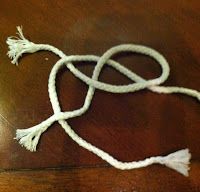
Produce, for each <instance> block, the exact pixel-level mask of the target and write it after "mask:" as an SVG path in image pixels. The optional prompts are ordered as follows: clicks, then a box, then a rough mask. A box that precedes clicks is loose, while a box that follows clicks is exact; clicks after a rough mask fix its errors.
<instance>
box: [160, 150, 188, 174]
mask: <svg viewBox="0 0 200 192" xmlns="http://www.w3.org/2000/svg"><path fill="white" fill-rule="evenodd" d="M190 159H191V154H190V152H189V149H182V150H179V151H176V152H174V153H171V154H169V155H168V156H166V157H164V159H163V160H164V162H163V163H164V164H165V165H166V166H167V167H169V168H171V169H174V170H176V171H177V172H179V173H181V174H182V175H184V176H186V177H188V176H189V170H190V167H189V164H190Z"/></svg>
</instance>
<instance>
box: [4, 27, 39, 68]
mask: <svg viewBox="0 0 200 192" xmlns="http://www.w3.org/2000/svg"><path fill="white" fill-rule="evenodd" d="M16 34H17V36H10V37H8V38H7V40H6V43H7V44H8V49H9V50H8V53H7V55H8V57H9V58H10V59H12V63H13V64H15V65H18V59H19V58H20V57H21V56H22V55H23V54H24V53H33V52H36V51H37V46H36V44H34V43H32V42H30V41H29V40H28V39H26V38H25V37H24V35H23V32H22V27H20V26H17V33H16Z"/></svg>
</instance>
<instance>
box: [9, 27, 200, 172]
mask: <svg viewBox="0 0 200 192" xmlns="http://www.w3.org/2000/svg"><path fill="white" fill-rule="evenodd" d="M17 29H18V35H19V38H18V37H9V38H8V39H7V44H8V46H9V51H8V56H9V57H10V58H11V59H12V63H14V64H18V59H19V58H20V57H21V56H22V55H23V54H24V53H34V52H37V51H40V50H46V51H51V52H53V53H55V54H56V55H58V56H59V57H60V58H61V59H60V60H58V61H57V63H56V64H55V65H54V66H53V68H52V70H51V73H50V76H49V81H48V92H49V98H50V102H51V104H52V108H53V111H54V114H53V115H52V116H51V117H49V118H48V119H47V120H45V121H43V122H42V123H40V124H38V125H36V126H34V127H31V128H28V129H18V130H17V133H16V139H17V140H19V142H20V144H21V145H22V146H24V147H26V148H27V149H28V150H30V151H36V147H37V144H38V141H39V139H40V136H41V134H42V133H43V132H44V131H46V130H47V129H48V127H49V126H50V125H52V124H53V123H54V122H55V121H58V122H59V124H60V125H61V126H62V127H63V129H64V130H65V132H66V133H67V134H68V135H69V136H70V137H71V138H72V139H73V140H74V141H75V142H76V143H78V144H79V145H80V146H82V147H84V148H85V149H87V150H89V151H91V152H93V153H94V154H96V155H98V156H99V157H101V158H102V159H103V160H105V161H107V162H108V163H109V164H111V165H112V166H114V167H116V168H118V169H134V168H140V167H145V166H148V165H151V164H154V163H159V164H163V165H165V166H167V167H170V168H172V169H174V170H176V171H178V172H180V173H181V174H183V175H185V176H188V170H189V166H188V165H189V160H190V158H191V155H190V153H189V150H188V149H183V150H179V151H177V152H174V153H171V154H169V155H167V156H157V157H150V158H146V159H145V160H141V161H133V162H122V161H119V160H117V159H115V158H114V157H112V156H111V155H109V154H108V153H106V152H104V151H103V150H101V149H99V148H97V147H96V146H94V145H92V144H90V143H89V142H87V141H86V140H84V139H83V138H81V137H80V136H79V135H77V134H76V133H75V132H74V130H73V129H72V128H71V127H70V125H69V124H68V123H67V121H66V120H67V119H69V118H74V117H76V116H80V115H82V114H84V113H85V112H86V111H87V110H88V109H89V107H90V104H91V102H92V99H93V96H94V93H95V89H100V90H103V91H106V92H111V93H128V92H136V91H139V90H142V89H148V90H150V91H153V92H157V93H165V94H170V93H181V94H186V95H188V96H192V97H195V98H197V99H198V100H200V93H199V92H198V91H196V90H192V89H188V88H183V87H170V86H168V87H166V86H160V85H161V84H162V83H164V82H165V81H166V79H167V78H168V76H169V72H170V69H169V65H168V63H167V61H166V59H165V58H164V57H163V56H162V55H161V54H160V53H159V52H157V51H156V50H154V49H152V48H149V47H146V46H142V45H135V44H124V45H118V46H115V47H112V48H111V49H109V50H107V51H106V52H105V53H104V54H103V55H102V56H101V57H99V56H96V55H71V56H67V55H65V54H64V53H63V52H62V51H61V50H59V49H57V48H56V47H54V46H51V45H48V44H35V43H33V42H30V41H29V40H27V39H26V38H25V37H24V35H23V33H22V29H21V28H20V27H18V28H17ZM125 51H128V52H136V53H140V54H144V55H147V56H150V57H152V58H153V59H155V60H156V61H157V62H158V63H159V64H160V66H161V69H162V74H161V75H160V77H157V78H155V79H150V80H146V79H144V78H142V77H140V76H139V75H137V74H136V73H134V72H132V71H130V70H129V69H127V68H126V67H124V66H122V65H121V64H119V63H118V62H116V61H114V60H112V59H111V58H112V56H113V55H115V54H117V53H119V52H125ZM80 61H88V62H91V61H92V62H97V64H96V66H95V68H94V71H93V74H92V77H91V78H90V77H88V76H86V75H85V74H83V73H82V72H81V71H79V70H78V69H77V68H76V67H75V66H74V65H73V63H74V62H80ZM106 64H107V65H109V66H111V67H113V68H114V69H115V70H117V71H119V72H120V73H122V74H123V75H125V76H126V77H128V78H129V79H131V80H132V81H134V82H135V83H132V84H128V85H111V84H108V83H104V82H100V81H99V80H98V77H99V75H100V72H101V70H102V68H103V67H104V65H106ZM63 66H66V67H67V68H68V69H69V71H71V72H72V73H73V74H74V75H75V76H76V77H77V78H79V79H80V80H81V81H83V82H85V83H86V84H87V85H88V86H89V88H88V91H87V95H86V98H85V101H84V104H83V106H82V107H81V108H80V109H76V110H73V111H67V112H62V111H61V107H60V104H59V100H58V96H57V92H56V75H57V72H58V71H59V69H60V68H61V67H63Z"/></svg>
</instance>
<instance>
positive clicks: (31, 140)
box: [14, 128, 41, 152]
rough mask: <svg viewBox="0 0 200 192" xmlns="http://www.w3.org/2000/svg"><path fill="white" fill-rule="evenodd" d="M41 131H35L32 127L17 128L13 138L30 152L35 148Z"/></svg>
mask: <svg viewBox="0 0 200 192" xmlns="http://www.w3.org/2000/svg"><path fill="white" fill-rule="evenodd" d="M40 135H41V133H40V132H39V131H35V130H33V129H32V128H29V129H17V131H16V137H15V138H14V139H15V140H17V141H19V144H20V145H21V146H23V147H25V148H26V149H27V150H29V151H31V152H35V151H36V150H37V144H38V141H39V138H40Z"/></svg>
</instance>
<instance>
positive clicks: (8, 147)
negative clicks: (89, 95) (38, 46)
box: [0, 0, 200, 192]
mask: <svg viewBox="0 0 200 192" xmlns="http://www.w3.org/2000/svg"><path fill="white" fill-rule="evenodd" d="M17 25H22V26H23V29H24V33H25V35H26V37H27V38H29V39H31V40H32V41H33V42H36V43H48V44H52V45H54V46H56V47H58V48H59V49H61V50H63V51H64V52H65V53H66V54H68V55H72V54H96V55H102V54H103V53H104V52H105V51H106V50H107V49H109V48H110V47H112V46H114V45H118V44H121V43H136V44H143V45H147V46H150V47H152V48H154V49H156V50H158V51H159V52H161V53H162V54H163V55H164V56H165V57H166V58H167V60H168V62H169V64H170V67H171V74H170V77H169V79H168V80H167V82H166V83H164V85H176V86H183V87H188V88H192V89H197V90H200V89H199V87H200V78H199V77H200V76H199V74H200V51H199V50H200V43H199V42H200V35H199V34H200V3H199V1H198V0H191V1H183V0H176V1H174V0H169V1H159V0H152V1H147V0H142V1H131V0H130V1H123V0H119V1H114V0H113V1H92V0H89V1H78V0H77V1H76V0H74V1H73V0H68V1H64V0H63V1H61V0H60V1H55V0H54V1H53V0H51V1H47V0H44V1H20V0H15V1H11V0H1V2H0V56H1V59H0V169H1V173H0V191H1V192H4V191H5V192H9V191H12V192H15V191H16V192H18V191H20V192H23V191H31V192H32V191H41V192H43V191H49V192H50V191H59V192H61V191H63V192H64V191H65V192H66V191H70V192H72V191H84V192H85V191H100V192H107V191H108V192H136V191H137V192H151V191H152V192H161V191H170V192H173V191H184V192H191V191H193V192H197V191H200V161H199V160H200V148H199V146H200V127H199V124H200V118H199V114H200V106H199V103H198V102H197V101H196V100H195V99H193V98H190V97H187V96H183V95H178V94H173V95H164V94H163V95H159V94H156V93H152V92H150V91H147V90H143V91H140V92H137V93H129V94H111V93H105V92H102V91H98V90H97V91H96V93H95V97H94V100H93V102H92V105H91V108H90V109H89V111H88V112H87V113H86V114H84V115H83V116H81V117H78V118H74V119H70V120H69V123H70V125H71V126H72V127H73V129H74V130H75V131H76V132H77V133H78V134H80V136H81V137H83V138H85V139H86V140H87V141H89V142H91V143H93V144H95V145H96V146H98V147H101V148H102V149H103V150H105V151H107V152H109V153H110V154H112V155H113V156H114V157H116V158H118V159H120V160H122V161H133V160H140V159H144V158H145V157H149V156H155V155H165V154H168V153H170V152H173V151H176V150H178V149H182V148H186V147H188V148H189V149H190V150H191V153H192V162H191V171H190V176H189V177H188V178H186V177H184V176H182V175H181V174H178V173H177V172H175V171H173V170H171V169H168V168H166V167H164V166H160V165H153V166H150V167H147V168H143V169H137V170H131V171H120V170H117V169H115V168H112V167H111V166H109V165H108V164H107V163H106V162H104V161H103V160H101V159H100V158H98V157H97V156H95V155H93V154H92V153H90V152H88V151H87V150H85V149H83V148H81V147H79V146H78V145H77V144H76V143H74V142H73V141H72V140H71V139H70V138H69V137H68V136H67V135H66V134H65V132H64V130H63V129H62V128H61V127H60V126H59V125H58V123H55V124H54V125H53V126H51V128H50V129H49V130H48V131H47V132H46V133H44V134H43V135H42V137H41V141H40V143H39V145H38V150H37V152H35V153H31V152H29V151H27V150H25V149H24V148H22V147H21V146H20V145H19V144H18V142H17V141H16V140H13V137H15V131H16V129H17V128H28V127H31V126H33V125H36V124H38V123H40V122H41V121H43V120H45V119H46V118H48V117H49V116H50V115H52V114H53V112H52V108H51V104H50V102H49V97H48V92H47V81H48V76H49V73H50V70H51V68H52V66H53V65H54V64H55V62H56V61H57V60H58V57H57V56H55V55H54V54H51V53H49V52H39V53H36V54H32V55H26V56H24V57H23V59H21V60H20V63H19V66H18V67H16V66H14V65H12V64H11V62H10V59H9V58H8V57H7V55H6V53H7V50H8V48H7V45H6V43H5V41H6V38H7V37H8V36H10V35H14V34H15V32H16V28H15V27H16V26H17ZM116 60H118V61H119V62H121V63H123V64H124V65H125V66H127V67H128V68H129V69H131V70H133V71H134V72H136V73H138V74H140V75H141V76H142V77H144V78H147V79H150V78H155V77H157V76H159V74H160V68H159V66H158V64H157V63H156V62H154V61H153V60H151V59H150V58H148V57H145V56H140V55H135V54H125V55H121V56H119V57H116ZM94 65H95V63H79V64H77V66H78V67H79V68H80V70H81V71H82V72H84V73H85V74H87V75H91V74H92V70H93V67H94ZM100 80H101V81H104V82H109V83H112V84H127V83H130V82H131V81H130V80H128V79H126V78H125V77H124V76H122V75H120V74H119V73H117V72H116V71H114V70H113V69H111V68H110V67H105V69H104V70H103V72H102V74H101V77H100ZM57 86H58V94H59V99H60V101H61V105H62V109H63V110H64V111H67V110H73V109H77V108H79V107H80V106H82V104H83V102H84V99H85V95H86V91H87V86H86V85H85V84H84V83H82V82H81V81H80V80H78V79H76V78H75V77H74V76H73V75H72V74H71V73H69V72H68V71H67V69H65V68H64V69H63V70H61V72H60V73H59V77H58V79H57Z"/></svg>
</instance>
